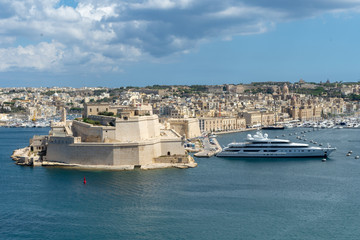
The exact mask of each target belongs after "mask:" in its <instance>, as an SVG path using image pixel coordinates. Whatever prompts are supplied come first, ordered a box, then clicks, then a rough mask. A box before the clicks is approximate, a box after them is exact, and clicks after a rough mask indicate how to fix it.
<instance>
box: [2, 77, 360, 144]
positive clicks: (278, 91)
mask: <svg viewBox="0 0 360 240" xmlns="http://www.w3.org/2000/svg"><path fill="white" fill-rule="evenodd" d="M103 105H106V106H110V107H111V106H130V105H133V106H141V105H149V106H151V107H152V111H153V113H154V114H156V115H158V117H159V121H160V122H162V123H164V122H172V123H173V125H176V122H181V121H194V120H195V121H198V124H199V127H200V131H201V132H221V131H222V132H223V131H236V130H241V129H245V128H251V127H260V126H273V125H278V124H282V125H287V126H291V125H292V124H298V123H304V122H307V121H320V120H324V119H331V118H334V117H349V116H358V115H359V111H360V83H359V82H357V83H342V82H335V83H331V82H330V81H327V82H324V83H310V82H306V81H304V80H302V79H301V80H300V81H298V82H295V83H290V82H256V83H251V84H238V85H235V84H224V85H192V86H167V85H154V86H148V87H131V86H128V87H120V88H104V87H93V88H91V87H84V88H70V87H63V88H60V87H52V88H2V89H0V126H3V127H45V126H49V124H50V120H55V121H56V120H57V119H60V115H61V109H62V108H65V109H66V111H67V113H68V116H70V117H71V116H73V118H75V117H81V115H82V114H84V109H86V107H87V106H93V107H95V106H99V107H101V106H103ZM103 112H104V114H106V112H107V111H103ZM189 134H190V135H191V133H189ZM187 137H191V136H187Z"/></svg>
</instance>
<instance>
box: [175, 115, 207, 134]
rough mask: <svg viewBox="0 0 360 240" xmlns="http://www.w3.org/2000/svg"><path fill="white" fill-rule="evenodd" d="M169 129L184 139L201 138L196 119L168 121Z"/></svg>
mask: <svg viewBox="0 0 360 240" xmlns="http://www.w3.org/2000/svg"><path fill="white" fill-rule="evenodd" d="M169 123H170V127H171V128H172V129H174V130H175V131H176V132H178V133H179V134H180V135H181V136H184V135H185V136H186V138H194V137H199V136H201V132H200V127H199V120H198V119H196V118H187V119H169Z"/></svg>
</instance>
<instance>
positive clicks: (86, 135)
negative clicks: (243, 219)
mask: <svg viewBox="0 0 360 240" xmlns="http://www.w3.org/2000/svg"><path fill="white" fill-rule="evenodd" d="M72 131H73V134H74V136H76V137H81V139H82V142H103V141H104V139H106V138H107V139H116V135H115V134H116V132H115V127H110V126H94V125H92V124H88V123H84V122H79V121H74V122H73V125H72Z"/></svg>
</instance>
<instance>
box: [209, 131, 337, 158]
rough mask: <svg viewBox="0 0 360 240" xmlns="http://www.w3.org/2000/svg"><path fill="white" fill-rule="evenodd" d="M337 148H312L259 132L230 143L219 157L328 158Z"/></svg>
mask: <svg viewBox="0 0 360 240" xmlns="http://www.w3.org/2000/svg"><path fill="white" fill-rule="evenodd" d="M335 150H336V148H333V147H330V145H328V147H326V148H322V147H312V146H309V144H304V143H293V142H290V141H289V140H285V139H270V138H268V135H267V134H266V133H265V134H262V133H261V132H257V133H256V134H254V135H253V136H252V135H251V134H248V135H247V141H246V142H241V143H230V144H228V146H227V147H224V149H223V150H222V151H221V152H219V153H218V154H217V155H216V156H218V157H266V158H271V157H273V158H278V157H287V158H292V157H327V156H329V155H330V154H331V152H333V151H335Z"/></svg>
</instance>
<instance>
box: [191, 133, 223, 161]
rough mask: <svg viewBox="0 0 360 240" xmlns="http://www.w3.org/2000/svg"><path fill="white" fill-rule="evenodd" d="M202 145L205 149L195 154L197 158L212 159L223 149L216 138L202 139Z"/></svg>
mask: <svg viewBox="0 0 360 240" xmlns="http://www.w3.org/2000/svg"><path fill="white" fill-rule="evenodd" d="M202 143H203V146H204V149H203V150H202V151H200V152H198V153H195V154H194V156H195V157H212V156H214V155H215V154H217V153H219V152H221V151H222V148H221V146H220V144H219V142H218V140H217V139H216V138H215V137H204V138H202Z"/></svg>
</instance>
